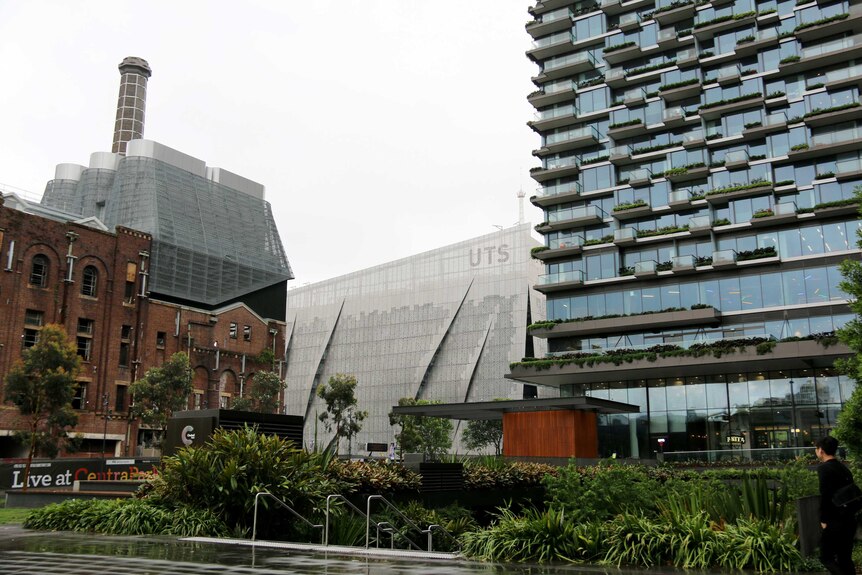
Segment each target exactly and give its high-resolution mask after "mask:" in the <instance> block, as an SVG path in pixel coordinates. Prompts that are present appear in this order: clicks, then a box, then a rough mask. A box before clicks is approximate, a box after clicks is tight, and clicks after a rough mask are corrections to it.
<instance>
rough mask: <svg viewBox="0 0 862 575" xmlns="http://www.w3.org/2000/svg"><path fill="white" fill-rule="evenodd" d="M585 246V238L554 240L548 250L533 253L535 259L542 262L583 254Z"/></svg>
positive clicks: (574, 237)
mask: <svg viewBox="0 0 862 575" xmlns="http://www.w3.org/2000/svg"><path fill="white" fill-rule="evenodd" d="M583 245H584V238H583V237H581V236H572V237H570V238H565V239H562V240H553V241H552V242H551V245H550V246H548V249H547V250H542V251H537V252H535V253H533V257H534V258H536V259H537V260H542V261H548V260H555V259H560V258H565V257H570V256H574V255H577V254H579V253H581V251H582V248H583Z"/></svg>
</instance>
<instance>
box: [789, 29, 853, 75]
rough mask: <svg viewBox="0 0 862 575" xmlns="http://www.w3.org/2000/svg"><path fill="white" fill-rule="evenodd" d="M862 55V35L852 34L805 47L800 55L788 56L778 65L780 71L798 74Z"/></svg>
mask: <svg viewBox="0 0 862 575" xmlns="http://www.w3.org/2000/svg"><path fill="white" fill-rule="evenodd" d="M860 55H862V37H860V36H850V37H847V38H841V39H839V40H834V41H832V42H827V43H825V44H821V45H819V46H811V47H810V48H803V49H802V50H801V51H800V54H799V57H798V59H797V58H793V57H788V58H785V59H784V60H782V62H781V63H779V65H778V72H779V74H780V75H782V76H784V75H786V74H798V73H801V72H804V71H806V70H814V69H816V68H825V67H828V66H830V65H832V64H838V63H840V62H846V61H848V60H851V59H855V58H858V57H859V56H860Z"/></svg>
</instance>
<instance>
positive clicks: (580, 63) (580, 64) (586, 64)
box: [533, 52, 598, 84]
mask: <svg viewBox="0 0 862 575" xmlns="http://www.w3.org/2000/svg"><path fill="white" fill-rule="evenodd" d="M597 67H598V62H596V59H595V58H593V55H592V54H591V53H590V52H577V53H575V54H569V55H568V56H561V57H558V58H553V59H551V60H546V61H545V63H544V67H543V69H542V73H541V74H539V75H538V76H536V77H535V78H533V83H534V84H540V83H544V82H546V81H548V80H555V79H558V78H566V77H568V76H574V75H575V74H580V73H582V72H587V71H588V70H595V69H596V68H597Z"/></svg>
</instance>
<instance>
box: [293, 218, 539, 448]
mask: <svg viewBox="0 0 862 575" xmlns="http://www.w3.org/2000/svg"><path fill="white" fill-rule="evenodd" d="M537 245H538V244H537V242H536V241H535V240H534V239H532V237H531V230H530V228H529V226H527V225H521V226H517V227H513V228H508V229H505V230H502V231H500V232H495V233H493V234H488V235H485V236H481V237H479V238H476V239H473V240H469V241H466V242H461V243H458V244H454V245H452V246H448V247H444V248H440V249H437V250H433V251H430V252H426V253H423V254H419V255H416V256H412V257H409V258H406V259H402V260H397V261H394V262H391V263H388V264H384V265H381V266H377V267H373V268H370V269H367V270H364V271H360V272H356V273H353V274H349V275H346V276H342V277H338V278H335V279H332V280H327V281H324V282H320V283H318V284H313V285H310V286H303V287H299V288H295V289H291V290H289V291H288V319H287V336H286V339H287V341H288V347H287V360H286V361H287V363H286V368H285V380H286V382H287V390H286V392H285V403H286V409H287V413H291V414H301V415H305V416H306V429H305V437H306V438H308V439H309V440H312V439H313V438H315V437H317V438H318V441H320V442H324V441H327V440H328V438H327V437H326V434H325V432H324V430H323V428H322V427H319V428H318V427H317V426H318V421H317V417H316V416H317V414H319V413H323V412H324V411H325V406H324V404H323V403H322V401H321V400H320V399H319V398H318V397H317V396H316V395H315V390H316V389H317V386H318V385H320V384H321V383H326V382H327V381H328V380H329V378H330V377H331V376H333V375H335V374H336V373H351V374H353V375H355V376H356V378H357V380H358V386H357V390H356V396H357V399H358V407H359V409H362V410H366V411H368V418H367V419H366V420H365V421H364V422H363V424H362V431H361V432H360V433H359V435H358V436H357V438H356V442H357V443H355V444H354V445H360V444H362V443H364V442H387V443H388V442H390V441H393V440H394V439H393V438H394V430H393V428H392V427H391V426H390V424H389V416H388V415H389V412H390V410H391V409H392V407H393V406H395V405H397V404H398V400H399V399H400V398H402V397H413V398H418V399H428V400H435V401H440V402H444V403H461V402H465V401H490V400H493V399H496V398H517V399H521V398H523V396H524V389H523V386H522V385H521V384H519V383H517V382H513V381H511V380H507V379H505V378H504V375H505V373H506V371H507V369H508V365H509V363H510V362H512V361H519V360H520V359H521V358H522V357H524V356H525V355H533V354H535V353H540V354H541V353H544V348H543V345H542V344H543V343H544V342H539V345H540V346H542V347H540V348H539V349H534V348H533V347H532V343H533V338H528V336H527V325H528V323H530V322H531V321H537V320H539V319H541V318H543V316H544V305H545V302H544V297H542V296H541V294H538V293H537V292H535V291H533V290H531V289H530V286H531V285H533V284H534V283H535V282H536V278H537V276H538V275H539V273H540V272H541V265H540V264H539V263H538V262H537V261H535V260H533V259H531V258H530V255H529V253H530V249H531V248H532V247H534V246H537ZM547 395H548V392H545V396H547ZM551 395H555V394H553V393H552V394H551ZM456 426H457V422H456ZM456 445H457V442H456Z"/></svg>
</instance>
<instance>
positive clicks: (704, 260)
mask: <svg viewBox="0 0 862 575" xmlns="http://www.w3.org/2000/svg"><path fill="white" fill-rule="evenodd" d="M711 265H712V256H701V257H696V258H694V266H695V267H701V266H711ZM710 307H712V306H710ZM692 309H694V308H693V307H692Z"/></svg>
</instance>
